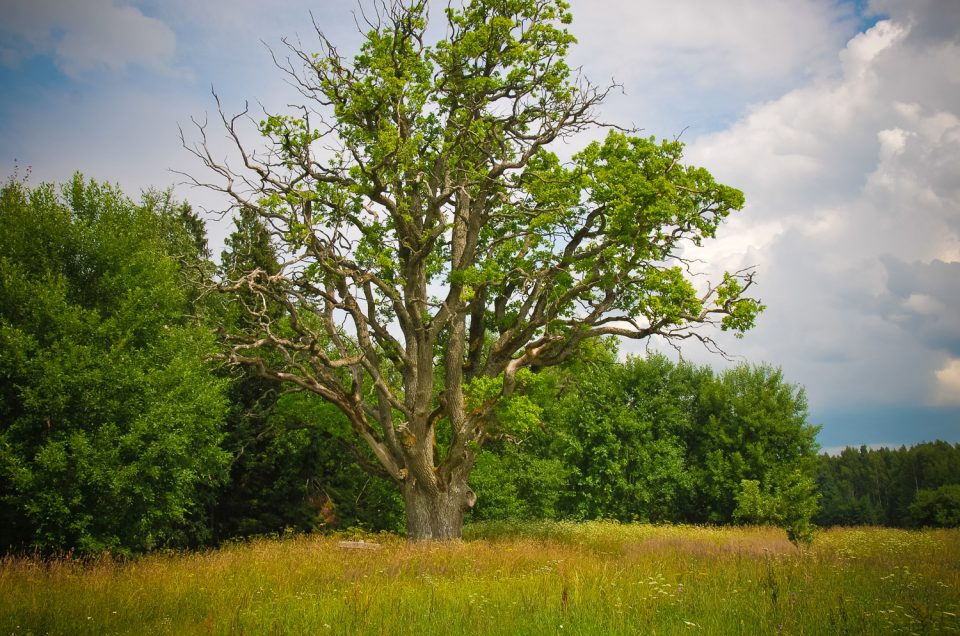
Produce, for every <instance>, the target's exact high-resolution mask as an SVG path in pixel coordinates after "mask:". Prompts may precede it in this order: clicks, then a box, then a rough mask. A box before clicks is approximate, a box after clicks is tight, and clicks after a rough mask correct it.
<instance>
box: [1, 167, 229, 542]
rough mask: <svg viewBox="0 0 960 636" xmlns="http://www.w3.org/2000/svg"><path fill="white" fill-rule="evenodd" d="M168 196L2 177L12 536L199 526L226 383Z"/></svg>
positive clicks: (183, 533) (56, 538)
mask: <svg viewBox="0 0 960 636" xmlns="http://www.w3.org/2000/svg"><path fill="white" fill-rule="evenodd" d="M184 212H185V211H184V209H183V208H177V207H176V206H175V205H173V203H172V202H171V201H170V199H169V197H166V196H160V195H155V194H148V195H146V196H145V198H144V200H143V202H142V203H141V204H139V205H138V204H134V203H133V202H131V201H130V200H129V199H127V198H126V197H124V196H123V195H122V194H121V193H120V192H119V191H118V190H116V189H115V188H112V187H110V186H107V185H103V184H97V183H95V182H84V181H83V179H82V178H81V177H80V176H79V175H78V176H76V177H74V179H73V180H72V181H71V182H70V183H68V184H66V185H65V186H64V187H63V188H62V190H61V192H60V193H58V192H57V190H56V189H55V188H54V187H53V186H52V185H42V186H39V187H37V188H34V189H30V188H28V187H26V186H24V185H21V184H17V183H8V184H7V185H5V186H4V187H3V189H2V192H0V227H2V228H3V231H2V232H0V387H2V388H0V509H2V510H3V513H4V514H3V517H4V519H9V520H10V523H4V524H3V526H4V527H3V530H0V544H2V545H3V546H4V547H6V546H30V547H34V548H37V549H41V550H44V551H50V550H68V549H74V550H78V551H80V552H83V553H96V552H101V551H104V550H110V551H115V552H126V551H138V550H146V549H151V548H154V547H159V546H164V545H180V544H183V543H185V542H188V541H195V540H197V539H198V538H199V537H198V536H197V535H198V534H202V530H203V528H202V525H197V524H196V523H194V521H195V520H193V519H192V518H191V515H193V514H194V512H195V511H196V504H197V501H198V497H199V493H200V491H201V490H202V489H203V488H206V487H207V485H209V484H211V483H213V482H216V481H217V480H219V479H220V478H221V476H222V471H223V469H224V467H225V463H226V455H225V453H223V451H221V450H220V448H219V447H218V444H219V441H220V438H221V429H220V427H221V423H222V420H223V415H224V411H225V406H226V405H225V400H224V395H223V388H224V387H223V383H222V382H221V381H219V380H216V379H215V378H213V377H212V376H211V375H210V368H209V366H208V364H207V363H206V362H205V358H206V357H207V356H208V355H210V354H211V353H212V352H213V347H214V343H213V341H212V337H211V334H210V333H209V332H208V331H206V330H204V329H202V328H199V327H197V326H195V325H194V324H192V323H191V322H189V321H188V320H187V319H186V318H185V316H186V315H187V314H188V309H189V307H188V305H189V301H188V298H187V293H186V291H185V288H184V285H183V280H184V279H183V276H182V273H181V270H180V266H179V265H178V261H177V260H175V258H174V257H173V254H178V255H181V254H182V253H181V252H180V251H179V250H180V248H184V247H186V246H191V247H189V248H187V251H188V252H191V251H192V252H194V253H195V252H196V249H194V248H193V247H192V246H195V245H196V243H195V241H194V237H192V236H191V235H190V234H189V232H188V228H187V227H186V225H185V223H184V218H185V215H184Z"/></svg>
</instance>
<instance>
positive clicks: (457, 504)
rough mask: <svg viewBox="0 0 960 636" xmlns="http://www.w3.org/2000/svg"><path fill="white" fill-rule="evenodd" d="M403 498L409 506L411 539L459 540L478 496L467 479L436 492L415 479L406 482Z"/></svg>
mask: <svg viewBox="0 0 960 636" xmlns="http://www.w3.org/2000/svg"><path fill="white" fill-rule="evenodd" d="M403 499H404V502H405V503H406V507H407V539H409V540H410V541H431V540H445V539H459V538H460V536H461V534H462V532H463V516H464V514H465V513H466V512H467V511H468V510H470V508H472V507H473V504H474V503H475V502H476V500H477V496H476V495H475V494H474V493H473V491H472V490H471V489H470V486H468V485H467V482H466V479H462V480H456V481H454V483H452V484H450V485H449V486H447V488H445V489H444V490H439V491H436V490H435V491H433V492H431V491H430V490H428V489H426V488H422V487H420V486H419V485H418V484H417V482H416V480H413V479H411V480H410V481H409V482H407V483H406V484H404V488H403Z"/></svg>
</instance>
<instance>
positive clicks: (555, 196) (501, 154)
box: [184, 0, 762, 539]
mask: <svg viewBox="0 0 960 636" xmlns="http://www.w3.org/2000/svg"><path fill="white" fill-rule="evenodd" d="M567 9H568V7H567V5H566V3H564V2H563V1H562V0H522V1H520V2H511V3H506V2H502V1H498V0H470V1H468V2H466V3H465V4H464V5H463V6H462V7H450V8H448V9H447V10H445V11H444V17H445V20H446V35H445V37H444V38H442V39H441V40H439V41H437V42H434V43H432V44H428V43H427V21H428V12H427V3H426V2H425V1H422V2H413V3H411V4H409V5H404V4H401V3H400V2H394V3H392V4H389V5H382V6H380V7H379V10H378V11H377V16H376V19H374V20H372V21H371V22H372V24H369V25H368V26H369V31H368V32H367V33H365V34H364V35H365V41H364V44H363V46H362V47H361V50H360V52H359V53H358V54H357V55H356V56H355V57H354V58H353V60H348V59H346V58H344V57H343V56H341V55H340V54H339V53H338V51H337V49H336V48H335V47H334V46H333V44H332V43H331V42H330V41H329V40H327V38H326V37H325V36H324V35H323V33H322V32H320V30H319V29H317V34H318V36H319V40H320V53H319V54H318V55H312V54H309V53H307V52H305V51H303V50H302V49H301V48H299V45H297V46H293V45H291V44H289V43H288V47H289V49H290V52H291V56H290V57H289V58H287V59H286V60H278V66H280V68H281V69H282V70H283V71H285V72H286V73H287V74H288V75H289V77H290V78H291V80H292V81H293V82H294V84H295V85H296V86H297V87H298V88H299V90H300V92H301V94H302V95H303V97H304V98H305V100H307V105H305V106H303V107H300V108H299V109H296V110H295V111H294V114H292V115H278V114H266V115H265V117H264V119H263V120H262V121H259V122H255V121H253V120H252V119H251V118H250V115H249V113H248V111H246V110H245V111H244V112H243V113H241V114H240V115H237V116H228V115H226V114H225V113H224V112H223V110H222V108H219V107H220V103H219V100H218V101H217V105H218V109H219V112H220V118H221V122H222V124H223V126H224V127H225V130H226V132H227V138H228V139H229V141H230V142H231V143H232V145H233V147H234V151H235V152H236V155H237V157H238V158H239V163H238V164H237V165H239V166H241V168H240V169H235V168H233V167H232V166H231V165H229V164H228V163H227V162H226V161H220V160H217V159H216V158H215V157H214V155H213V153H212V152H211V150H210V147H209V145H208V143H207V126H206V124H198V125H197V127H198V130H199V135H200V140H199V141H198V142H197V143H196V144H189V143H187V142H186V141H185V140H184V145H185V146H186V147H187V148H188V150H190V151H191V152H192V153H193V154H194V155H195V156H196V157H197V158H199V160H200V161H201V162H202V163H203V164H204V165H206V166H207V167H208V168H209V169H210V170H211V171H212V173H213V174H214V175H216V176H217V177H218V178H219V181H217V182H215V183H208V182H201V181H200V180H198V179H196V178H194V177H189V176H188V178H190V179H191V180H192V181H193V183H195V184H197V185H203V186H205V187H208V188H212V189H214V190H217V191H219V192H223V193H225V194H226V195H228V196H229V197H230V198H231V200H232V201H233V202H234V205H235V206H236V207H237V208H239V209H243V210H248V211H253V212H254V213H255V214H256V215H257V216H258V217H259V218H260V219H261V221H262V223H263V225H264V227H265V228H267V229H268V231H269V232H270V233H271V235H272V236H273V240H274V242H275V244H276V245H277V246H278V247H279V248H280V249H281V252H282V253H283V254H285V255H286V256H287V258H288V260H287V261H286V262H285V263H283V264H282V266H281V268H280V270H279V271H278V272H276V273H273V274H268V273H267V272H265V271H262V270H254V271H249V272H241V273H238V274H237V275H236V276H233V277H231V278H229V279H227V280H223V281H221V284H220V286H221V288H222V290H223V291H225V292H228V293H232V294H234V295H236V297H237V298H238V299H240V300H238V302H240V303H242V307H243V310H244V311H245V312H246V313H247V314H249V315H250V316H251V317H252V321H251V324H253V325H254V328H253V329H250V330H247V331H246V332H244V333H229V334H225V341H226V342H227V343H228V345H229V347H230V349H229V355H228V357H229V360H230V361H231V362H233V363H236V364H243V365H251V366H253V367H255V368H257V369H258V370H259V372H260V373H261V374H263V375H265V376H267V377H271V378H275V379H277V380H281V381H285V382H290V383H293V384H295V385H297V386H299V387H301V388H303V389H306V390H309V391H313V392H315V393H317V394H319V395H321V396H323V397H324V398H326V399H327V400H329V401H330V402H332V403H333V404H335V405H336V406H338V407H339V408H340V409H341V410H342V411H343V412H344V413H345V414H346V415H347V417H348V418H349V419H350V422H351V423H352V426H353V430H354V432H355V433H356V435H357V439H358V440H362V441H363V443H365V444H366V445H367V446H368V447H369V448H370V449H371V450H372V451H373V454H374V456H375V457H376V460H377V461H378V462H379V464H380V465H381V466H382V468H383V470H384V471H385V472H386V473H387V474H388V475H390V477H392V478H393V479H394V480H395V481H396V482H397V483H398V484H399V486H400V487H401V489H402V491H403V493H404V497H405V500H406V502H407V514H408V529H409V533H410V536H411V538H413V539H429V538H448V537H454V536H459V533H460V527H461V524H462V519H463V513H464V510H466V509H467V508H468V507H469V506H471V505H472V502H473V499H474V498H473V493H472V492H471V491H470V489H469V487H468V486H467V478H468V476H469V474H470V471H471V469H472V467H473V463H474V457H475V453H476V450H477V448H478V446H479V444H480V443H481V442H482V441H483V440H484V439H485V437H486V436H487V434H488V432H489V429H490V426H491V424H492V421H493V419H494V412H495V409H496V407H497V405H498V404H500V403H501V402H503V401H504V400H507V399H510V396H511V393H512V392H513V391H514V390H515V387H516V385H517V378H518V374H519V373H520V371H521V370H523V369H531V370H536V369H539V368H543V367H546V366H550V365H556V364H559V363H561V362H562V361H564V360H565V359H566V358H568V357H569V356H570V355H573V354H574V352H575V351H576V350H577V347H578V345H579V344H580V343H581V342H583V341H584V340H586V339H590V338H599V337H604V336H619V337H624V338H634V339H644V338H649V337H651V336H660V337H663V338H666V339H668V340H680V339H686V338H695V339H699V340H700V341H701V342H703V343H704V344H706V345H708V346H710V347H713V348H716V345H715V343H714V342H713V340H712V339H711V338H710V337H709V336H705V335H703V334H701V333H699V332H698V328H700V327H705V326H719V327H720V328H721V329H731V330H734V331H736V332H743V331H744V330H746V329H749V328H750V327H751V326H752V324H753V322H754V319H755V318H756V316H757V314H758V312H759V311H760V310H761V309H762V306H761V305H760V304H759V302H758V301H757V300H755V299H753V298H750V297H749V296H747V292H748V291H749V290H750V289H751V287H752V286H753V285H754V273H753V271H751V270H745V271H739V272H734V273H731V274H726V275H725V276H724V278H723V280H722V281H721V282H719V283H718V284H716V285H713V286H710V287H709V288H708V289H707V290H706V292H702V291H701V292H699V293H698V292H697V290H696V289H695V287H694V285H693V284H692V283H691V282H690V280H689V279H688V275H689V272H688V270H689V263H687V262H686V261H684V260H683V259H682V258H681V250H682V249H683V248H684V247H685V246H686V245H688V244H690V243H693V244H697V245H699V244H700V242H701V241H702V240H704V239H709V238H712V237H714V235H715V232H716V230H717V228H718V226H719V225H720V224H721V222H722V221H723V220H724V219H725V218H726V217H727V216H728V215H729V214H730V213H731V212H733V211H735V210H738V209H740V208H741V207H742V205H743V196H742V194H741V193H740V192H739V191H737V190H735V189H733V188H729V187H727V186H723V185H720V184H718V183H716V182H715V181H714V180H713V178H712V177H711V176H710V174H709V173H707V172H706V171H705V170H703V169H698V168H691V167H685V166H683V165H682V163H681V158H682V155H681V153H682V145H681V144H680V143H678V142H676V141H673V142H664V143H660V144H657V143H654V141H653V140H652V139H643V138H639V137H636V136H632V134H631V133H630V131H625V130H622V129H618V128H615V127H609V126H608V127H607V128H608V129H609V134H608V135H607V137H606V139H605V140H604V141H602V142H594V143H592V144H590V145H589V146H588V147H587V148H586V149H584V150H583V151H582V152H580V153H578V154H577V155H575V156H574V158H573V159H572V161H571V162H569V163H568V164H561V162H560V161H559V160H558V158H557V157H556V155H554V154H553V153H551V152H549V150H548V149H547V148H548V147H549V146H550V144H552V143H553V142H555V141H557V140H559V139H563V138H567V137H569V136H571V135H573V134H576V133H578V132H581V131H584V130H588V129H591V128H596V127H598V126H602V124H601V123H600V122H599V121H598V120H597V119H596V115H595V110H596V107H597V106H598V105H599V104H600V103H601V101H602V100H603V99H604V97H605V96H606V94H607V92H608V90H609V89H606V90H603V89H599V88H597V87H596V86H594V85H592V84H590V83H589V82H587V81H586V80H584V79H583V78H581V77H580V76H578V75H577V74H576V73H575V72H574V71H573V70H571V69H570V67H568V66H567V64H566V63H565V57H566V55H567V52H568V49H569V46H570V45H571V44H572V43H573V42H574V39H573V37H572V36H571V35H570V34H569V33H568V32H567V30H566V28H565V25H566V24H568V23H569V21H570V16H569V13H568V11H567ZM243 121H248V122H253V123H254V124H255V125H256V126H257V128H258V129H259V131H260V133H261V134H262V137H263V139H264V140H265V141H266V144H267V146H266V148H265V149H260V150H252V149H250V147H249V146H248V145H247V144H246V143H245V142H244V141H243V140H242V138H241V137H242V135H241V130H240V128H241V125H240V124H241V122H243ZM276 308H281V310H277V309H276ZM439 426H444V427H447V429H448V430H447V432H446V433H445V434H444V435H443V436H441V438H442V439H443V440H444V441H443V443H442V444H441V443H438V441H437V440H438V437H437V431H438V428H437V427H439Z"/></svg>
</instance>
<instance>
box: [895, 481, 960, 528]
mask: <svg viewBox="0 0 960 636" xmlns="http://www.w3.org/2000/svg"><path fill="white" fill-rule="evenodd" d="M908 515H909V516H908V517H907V520H908V523H909V524H910V525H912V526H915V527H929V528H956V527H960V484H949V485H947V486H940V487H939V488H937V489H936V490H920V491H918V492H917V497H916V499H914V500H913V503H911V504H910V508H909V509H908Z"/></svg>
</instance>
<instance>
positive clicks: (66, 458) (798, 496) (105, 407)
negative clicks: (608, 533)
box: [0, 175, 960, 553]
mask: <svg viewBox="0 0 960 636" xmlns="http://www.w3.org/2000/svg"><path fill="white" fill-rule="evenodd" d="M0 227H2V228H3V232H2V233H0V380H2V381H0V513H2V518H3V519H4V523H3V524H0V545H2V546H3V549H5V550H8V549H26V548H29V549H39V550H41V551H46V552H49V551H61V550H76V551H78V552H80V553H97V552H102V551H105V550H109V551H112V552H115V553H132V552H139V551H146V550H152V549H157V548H162V547H186V546H200V545H212V544H216V543H219V542H222V541H224V540H228V539H231V538H235V537H243V536H250V535H257V534H266V533H282V532H284V531H297V532H308V531H315V530H323V529H333V528H347V527H351V526H360V527H364V528H367V529H371V530H392V531H402V530H403V528H404V501H403V498H402V497H401V496H400V494H399V493H398V492H397V491H396V489H395V488H394V487H393V486H392V484H390V483H389V482H388V480H386V479H384V478H382V477H378V476H376V475H375V474H374V475H371V474H370V471H369V470H365V469H369V468H370V466H371V465H372V464H374V462H375V458H374V457H372V456H371V455H370V454H366V455H364V454H357V452H356V451H357V447H356V446H354V445H351V444H349V440H350V439H351V435H352V430H351V426H350V423H349V422H348V421H347V420H346V418H345V416H344V415H343V414H342V412H341V411H340V410H339V409H337V408H336V407H334V406H333V405H331V404H330V403H328V402H326V401H325V400H323V399H322V398H320V397H319V396H317V395H315V394H313V393H311V392H309V391H296V390H290V389H289V388H288V387H285V386H284V385H283V384H282V383H280V382H277V381H276V380H273V379H269V378H264V377H263V376H261V375H259V374H257V373H256V372H255V371H254V370H252V369H250V368H249V367H240V368H237V367H233V366H229V365H226V364H224V363H223V361H222V360H223V357H224V346H225V345H223V344H222V343H221V342H220V340H219V338H218V332H221V333H222V332H223V331H224V330H226V329H232V330H240V331H243V330H250V331H253V330H255V329H256V328H257V325H250V324H249V321H250V320H251V317H250V313H249V312H247V311H246V310H244V308H243V307H242V305H243V304H244V303H253V302H257V299H256V298H253V297H244V296H243V295H240V296H230V295H224V294H215V293H210V290H209V289H208V288H207V287H205V286H204V284H203V280H204V279H205V277H209V276H211V275H220V276H229V275H230V270H231V269H243V270H245V271H247V270H250V269H256V268H259V269H262V270H263V271H265V272H268V273H269V272H273V271H276V270H277V268H278V267H279V258H280V255H279V254H278V253H277V251H276V248H275V246H274V245H273V244H272V243H271V242H270V241H269V236H268V233H267V232H266V229H265V228H264V226H263V223H262V221H260V219H258V218H257V217H256V215H254V214H250V213H246V214H241V215H239V217H238V218H237V219H236V221H235V227H234V231H233V232H232V234H231V235H230V236H229V238H228V239H227V241H226V249H225V251H224V252H223V253H222V255H221V258H220V259H219V264H215V262H214V260H213V259H212V256H211V254H210V253H209V251H208V249H207V242H206V236H205V230H204V225H203V223H202V221H201V220H200V219H199V218H198V217H197V215H196V214H195V213H194V212H193V211H192V210H191V208H190V207H189V206H188V205H186V204H183V203H178V202H177V201H175V200H173V199H172V198H171V197H170V196H169V195H168V194H164V193H156V192H149V193H146V194H145V195H143V197H142V199H141V200H140V201H137V202H135V201H133V200H131V199H129V198H128V197H126V196H125V195H124V194H123V193H122V192H121V191H120V190H119V189H117V188H115V187H112V186H109V185H106V184H100V183H96V182H93V181H85V180H84V179H83V178H82V177H81V176H80V175H77V176H75V177H74V178H73V180H71V181H70V182H68V183H66V184H64V185H62V186H59V187H56V186H54V185H50V184H44V185H40V186H37V187H30V186H29V185H26V184H24V183H20V182H17V181H15V180H11V181H9V182H8V183H7V184H6V185H4V186H3V189H2V193H0ZM281 310H282V309H281V308H280V307H272V308H270V307H268V308H266V311H278V312H279V311H281ZM473 390H475V391H478V392H480V391H482V390H483V387H474V388H473ZM817 430H818V429H817V427H816V426H814V425H812V424H810V423H809V422H808V414H807V405H806V400H805V397H804V395H803V391H802V389H800V388H798V387H796V386H794V385H792V384H790V383H788V382H787V381H786V380H785V379H784V378H783V375H782V373H781V372H780V371H779V370H777V369H774V368H771V367H768V366H752V365H746V364H743V365H740V366H737V367H735V368H732V369H728V370H726V371H722V372H715V371H713V370H712V369H711V368H709V367H706V366H696V365H692V364H689V363H685V362H680V363H675V362H672V361H670V360H668V359H667V358H665V357H663V356H661V355H649V356H646V357H629V358H627V359H626V360H620V358H619V356H618V354H617V348H616V343H615V342H614V341H612V340H609V339H607V340H603V339H602V340H596V341H592V342H589V343H584V344H583V345H582V346H581V347H580V349H579V350H578V353H577V355H576V356H573V357H572V358H570V359H569V360H568V361H567V362H565V363H564V364H562V365H559V366H555V367H550V368H546V369H541V370H538V371H526V372H524V373H520V374H518V378H517V390H516V391H515V392H514V394H513V395H512V396H511V398H510V399H508V400H504V401H502V402H501V403H500V404H499V405H498V407H497V410H496V412H495V414H494V417H493V420H492V423H491V428H490V439H489V440H487V443H486V444H485V445H484V447H483V448H482V449H478V455H477V464H476V468H475V469H474V472H473V475H472V476H471V480H470V484H471V486H472V488H473V490H474V491H475V492H476V495H477V503H476V506H475V508H474V510H473V511H472V513H471V518H474V519H503V518H514V519H581V520H585V519H617V520H620V521H624V522H629V521H644V522H658V523H660V522H687V523H712V524H726V523H771V524H777V525H781V526H783V527H785V528H786V529H787V530H788V532H789V533H790V536H791V537H793V538H796V539H798V540H802V539H803V538H805V537H809V533H810V531H811V529H812V525H811V523H815V524H819V525H832V524H886V525H957V523H958V515H957V510H958V506H957V501H958V497H957V489H958V488H960V486H958V485H957V483H958V479H957V476H958V475H960V445H957V446H951V445H949V444H946V443H943V442H938V443H934V444H924V445H920V446H916V447H914V448H910V449H907V448H901V449H899V450H890V449H880V450H868V449H865V448H862V449H859V450H857V449H847V450H845V451H843V452H842V453H841V454H840V455H837V456H834V457H831V456H826V455H821V456H819V457H818V456H817V452H818V446H817V443H816V433H817ZM445 443H447V440H445V439H443V438H442V436H440V437H439V438H438V440H437V444H438V445H443V444H445Z"/></svg>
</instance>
